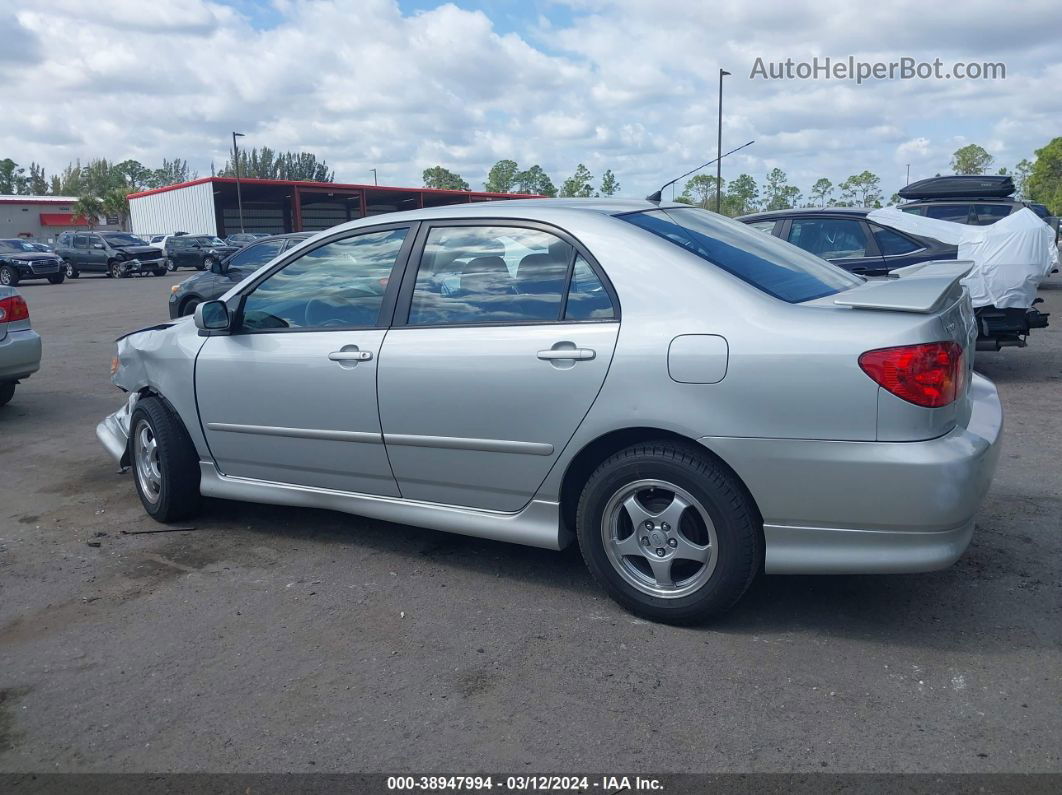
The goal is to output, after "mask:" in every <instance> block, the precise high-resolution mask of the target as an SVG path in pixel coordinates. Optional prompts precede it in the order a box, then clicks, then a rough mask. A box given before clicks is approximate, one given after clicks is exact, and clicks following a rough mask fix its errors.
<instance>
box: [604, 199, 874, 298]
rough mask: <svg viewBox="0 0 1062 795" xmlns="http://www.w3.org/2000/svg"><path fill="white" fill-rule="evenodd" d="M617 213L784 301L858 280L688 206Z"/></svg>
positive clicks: (768, 237) (837, 288) (838, 288)
mask: <svg viewBox="0 0 1062 795" xmlns="http://www.w3.org/2000/svg"><path fill="white" fill-rule="evenodd" d="M617 217H618V218H620V219H622V220H624V221H627V222H628V223H632V224H634V225H635V226H640V227H641V228H642V229H645V230H647V231H649V232H652V233H653V234H654V235H659V236H660V237H662V238H664V239H665V240H669V241H671V242H672V243H674V244H675V245H677V246H681V247H682V248H684V249H686V250H687V251H689V252H691V253H692V254H696V255H697V256H698V257H700V258H701V259H704V260H707V261H708V262H710V263H712V264H713V265H717V266H718V267H720V268H722V269H723V270H725V271H727V272H728V273H731V274H733V275H734V276H737V277H738V278H739V279H741V280H742V281H745V282H748V283H749V284H751V285H752V286H753V287H757V288H759V289H760V290H763V292H765V293H767V294H768V295H772V296H774V297H775V298H780V299H781V300H783V301H788V302H789V303H793V304H795V303H799V302H801V301H810V300H812V299H813V298H821V297H822V296H824V295H833V294H834V293H839V292H841V291H842V290H847V289H849V288H851V287H855V286H856V285H858V284H862V282H863V280H862V279H860V278H859V277H857V276H853V275H851V274H850V273H848V272H847V271H845V270H843V269H842V268H838V267H837V266H835V265H831V264H830V263H828V262H827V261H826V260H824V259H820V258H818V257H816V256H814V255H813V254H809V253H807V252H806V251H804V250H803V249H800V248H797V247H796V246H794V245H791V244H790V243H786V242H785V241H783V240H779V239H778V238H776V237H773V236H771V235H765V234H763V232H758V231H756V230H755V229H750V228H749V227H748V226H746V225H745V224H743V223H740V222H738V221H732V220H730V219H729V218H724V217H722V216H719V215H715V214H714V213H709V212H707V211H705V210H701V209H697V208H694V207H690V208H684V207H680V208H669V209H667V210H649V211H646V212H639V213H631V214H629V215H621V216H617Z"/></svg>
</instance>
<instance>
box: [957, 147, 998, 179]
mask: <svg viewBox="0 0 1062 795" xmlns="http://www.w3.org/2000/svg"><path fill="white" fill-rule="evenodd" d="M994 160H995V158H994V157H992V155H990V154H988V152H986V151H985V150H984V148H983V147H980V146H978V145H977V144H967V145H966V146H963V147H961V148H959V149H956V150H955V153H954V154H953V155H952V156H951V170H952V171H954V172H955V173H956V174H984V173H985V172H986V171H988V169H989V168H990V167H991V165H992V161H994Z"/></svg>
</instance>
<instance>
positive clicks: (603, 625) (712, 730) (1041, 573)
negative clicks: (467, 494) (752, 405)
mask: <svg viewBox="0 0 1062 795" xmlns="http://www.w3.org/2000/svg"><path fill="white" fill-rule="evenodd" d="M185 276H187V273H181V274H178V275H176V276H166V277H164V278H144V279H130V280H122V281H118V282H115V281H111V280H108V279H103V278H92V277H83V278H82V279H80V280H79V281H76V282H67V283H66V284H64V285H62V286H51V285H48V284H36V283H30V284H25V285H23V286H22V287H21V290H22V293H23V295H24V296H25V297H26V300H27V301H28V302H29V305H30V311H31V316H32V320H33V324H34V326H35V327H36V328H37V330H38V331H39V332H40V333H41V335H42V336H43V338H44V351H45V358H44V363H43V369H42V370H41V372H40V373H38V374H37V375H35V376H34V377H33V378H31V379H29V380H28V381H27V382H26V383H24V384H23V385H21V386H20V387H19V388H18V390H17V391H16V394H15V398H14V400H13V402H12V403H11V404H10V405H9V406H8V407H6V408H5V409H2V410H0V439H2V441H3V443H2V444H0V478H2V485H0V771H7V772H12V771H14V772H20V771H22V772H24V771H261V772H270V771H387V772H396V771H407V770H410V769H412V770H415V771H417V772H430V773H460V772H473V771H477V770H479V771H484V770H485V771H494V772H503V773H543V772H557V773H564V772H571V771H589V770H593V771H604V772H612V771H624V772H631V773H635V772H639V773H667V772H689V771H694V772H695V771H714V772H725V771H822V770H827V771H833V772H837V771H878V772H881V771H941V772H944V771H952V772H963V771H975V772H994V771H1050V772H1062V718H1060V716H1062V698H1060V697H1062V677H1060V672H1062V654H1060V645H1062V644H1060V640H1062V609H1060V608H1062V586H1060V571H1062V565H1060V564H1062V554H1060V552H1062V542H1060V530H1062V498H1060V495H1062V465H1060V461H1059V451H1060V450H1062V432H1060V423H1059V417H1060V416H1062V331H1060V329H1062V278H1060V277H1058V276H1055V277H1053V279H1052V280H1051V282H1049V283H1048V285H1046V286H1045V287H1044V289H1043V290H1042V291H1041V295H1042V296H1043V297H1044V298H1045V301H1046V309H1047V310H1049V311H1052V312H1053V313H1054V315H1053V318H1052V319H1053V320H1054V321H1055V323H1056V325H1055V326H1054V327H1053V328H1050V329H1047V330H1045V331H1038V332H1036V333H1035V335H1034V336H1033V338H1032V342H1031V344H1030V346H1029V347H1028V348H1026V349H1024V350H1013V349H1012V350H1004V351H1002V352H1000V353H992V354H978V361H977V366H978V369H979V370H981V371H982V372H984V373H985V374H986V375H988V376H989V377H991V378H992V379H994V380H995V381H996V383H997V384H998V386H999V389H1000V392H1001V394H1002V396H1003V401H1004V404H1005V409H1006V412H1007V419H1006V422H1007V428H1006V442H1005V448H1004V450H1003V454H1002V456H1001V459H1000V470H999V472H998V474H997V476H996V480H995V482H994V484H993V486H992V489H991V492H990V493H989V494H988V495H987V498H986V500H985V504H984V507H983V508H982V511H981V513H980V515H979V521H978V530H977V533H976V534H975V536H974V541H973V545H972V546H971V548H970V550H969V551H968V552H967V553H966V555H965V556H964V557H963V558H962V559H961V560H960V561H959V562H958V563H957V564H956V565H955V566H953V567H952V568H951V569H949V570H947V571H944V572H938V573H934V574H924V575H906V576H880V577H772V578H761V579H760V580H759V581H758V582H757V583H755V584H754V585H753V587H752V589H751V591H750V592H749V594H748V595H747V596H746V598H745V599H744V601H743V602H742V603H741V604H740V605H739V606H738V607H737V609H735V610H734V611H733V612H732V613H730V614H729V615H728V616H726V617H725V618H723V619H722V620H720V621H717V622H716V623H714V624H712V625H710V626H707V627H703V628H698V629H676V628H671V627H666V626H657V625H653V624H651V623H647V622H645V621H641V620H637V619H635V618H633V617H631V616H630V615H628V614H626V613H624V612H623V611H621V610H620V609H619V608H618V607H616V606H615V605H614V604H613V603H612V602H611V601H610V600H609V599H607V598H606V597H605V596H604V595H603V594H602V593H601V592H600V591H598V590H597V589H596V588H595V587H594V586H593V585H592V584H591V582H590V579H589V576H588V575H587V573H586V571H585V569H584V568H583V564H582V562H581V560H580V558H579V555H578V552H577V551H576V550H575V549H574V548H573V549H569V550H567V551H565V552H562V553H556V552H548V551H542V550H535V549H528V548H523V547H518V546H512V545H506V544H501V543H493V542H488V541H479V540H475V539H467V538H461V537H457V536H449V535H444V534H440V533H434V532H431V531H427V530H419V529H415V528H410V527H405V526H401V525H393V524H387V523H383V522H372V521H366V520H361V519H358V518H355V517H348V516H345V515H340V514H331V513H327V512H323V511H310V510H296V509H285V508H276V507H265V506H255V505H246V504H239V503H228V502H221V501H213V502H209V503H208V504H207V508H206V511H205V513H204V514H203V515H202V516H201V517H200V518H199V519H198V520H197V521H196V522H195V523H194V525H190V527H194V529H191V530H188V531H185V532H164V533H159V532H155V533H150V532H146V533H143V534H139V533H141V531H158V530H160V529H161V526H160V525H157V524H155V523H154V522H152V521H151V520H149V519H147V518H146V516H145V515H144V513H143V511H142V509H141V507H140V504H139V502H138V500H137V498H136V495H135V493H134V490H133V484H132V482H131V479H130V476H129V475H119V474H117V473H116V467H115V466H114V464H113V463H112V462H111V460H110V458H109V457H108V456H107V455H106V454H105V453H104V451H103V449H102V448H101V447H100V446H99V444H98V443H97V441H96V439H95V435H94V428H95V425H96V423H97V422H98V421H99V419H100V418H102V417H103V416H104V415H105V414H108V413H110V412H112V411H114V410H115V409H116V408H117V407H118V406H119V405H120V404H121V401H122V398H121V395H120V393H119V392H117V391H116V390H115V389H114V387H113V386H111V384H110V382H109V364H110V359H111V356H112V353H113V345H112V344H111V343H112V340H113V339H114V337H115V336H117V335H118V334H119V333H121V332H123V331H127V330H130V329H134V328H138V327H140V326H144V325H148V324H151V323H154V322H158V321H159V320H163V319H165V317H166V313H165V299H166V296H167V295H168V292H167V291H168V289H169V285H170V284H172V283H174V282H175V281H176V280H177V279H179V278H183V277H185ZM867 490H868V491H872V490H873V483H868V484H867Z"/></svg>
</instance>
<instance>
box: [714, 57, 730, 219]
mask: <svg viewBox="0 0 1062 795" xmlns="http://www.w3.org/2000/svg"><path fill="white" fill-rule="evenodd" d="M729 74H730V72H728V71H726V70H725V69H720V70H719V129H718V131H717V133H716V138H715V156H716V161H715V211H716V212H717V213H718V212H721V211H722V206H723V78H724V77H726V76H727V75H729Z"/></svg>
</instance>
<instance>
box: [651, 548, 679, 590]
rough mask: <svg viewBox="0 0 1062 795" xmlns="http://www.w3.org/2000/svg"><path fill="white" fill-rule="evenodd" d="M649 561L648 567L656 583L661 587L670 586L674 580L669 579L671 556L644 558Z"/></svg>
mask: <svg viewBox="0 0 1062 795" xmlns="http://www.w3.org/2000/svg"><path fill="white" fill-rule="evenodd" d="M645 559H646V560H648V561H649V568H650V569H652V570H653V579H655V580H656V584H657V585H659V586H661V587H663V588H671V587H672V586H674V584H675V582H674V580H672V579H671V558H664V559H661V558H651V557H649V556H648V555H647V556H646V558H645Z"/></svg>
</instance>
